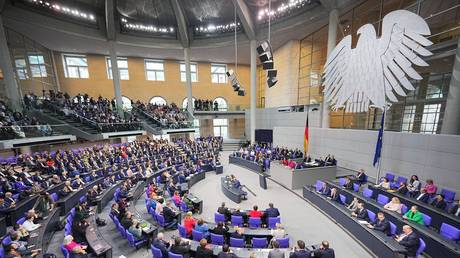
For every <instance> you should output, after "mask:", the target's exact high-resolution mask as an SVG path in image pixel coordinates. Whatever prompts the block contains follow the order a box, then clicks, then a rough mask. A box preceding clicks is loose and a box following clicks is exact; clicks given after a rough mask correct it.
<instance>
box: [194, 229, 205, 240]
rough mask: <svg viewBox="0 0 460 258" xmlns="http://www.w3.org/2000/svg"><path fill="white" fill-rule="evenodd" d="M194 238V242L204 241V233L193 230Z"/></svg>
mask: <svg viewBox="0 0 460 258" xmlns="http://www.w3.org/2000/svg"><path fill="white" fill-rule="evenodd" d="M192 238H193V240H194V241H200V240H201V239H203V232H201V231H197V230H194V229H192Z"/></svg>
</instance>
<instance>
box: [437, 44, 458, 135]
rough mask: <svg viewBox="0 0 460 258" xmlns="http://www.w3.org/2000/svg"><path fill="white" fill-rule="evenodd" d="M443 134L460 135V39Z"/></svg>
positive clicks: (443, 121) (443, 122)
mask: <svg viewBox="0 0 460 258" xmlns="http://www.w3.org/2000/svg"><path fill="white" fill-rule="evenodd" d="M441 134H460V39H459V40H458V42H457V51H456V53H455V61H454V67H453V70H452V77H451V79H450V84H449V94H448V95H447V101H446V109H445V110H444V119H443V120H442V126H441Z"/></svg>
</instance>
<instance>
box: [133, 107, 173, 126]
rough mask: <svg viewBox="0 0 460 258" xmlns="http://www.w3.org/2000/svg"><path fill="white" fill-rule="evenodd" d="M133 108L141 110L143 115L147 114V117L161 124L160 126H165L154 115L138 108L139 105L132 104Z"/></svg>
mask: <svg viewBox="0 0 460 258" xmlns="http://www.w3.org/2000/svg"><path fill="white" fill-rule="evenodd" d="M132 107H133V109H136V110H138V112H142V114H143V115H145V116H147V117H148V118H150V119H152V120H154V121H155V122H157V123H159V124H161V125H162V126H166V124H164V123H163V122H162V121H160V120H158V119H157V118H156V117H153V116H152V115H150V114H149V113H147V112H145V111H144V110H142V109H140V108H139V107H137V106H135V105H133V106H132Z"/></svg>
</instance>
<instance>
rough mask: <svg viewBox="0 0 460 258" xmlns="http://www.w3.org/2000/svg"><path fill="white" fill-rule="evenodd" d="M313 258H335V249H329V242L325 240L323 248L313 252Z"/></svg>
mask: <svg viewBox="0 0 460 258" xmlns="http://www.w3.org/2000/svg"><path fill="white" fill-rule="evenodd" d="M313 257H324V258H334V257H335V253H334V249H332V248H330V247H329V242H328V241H326V240H324V241H323V242H321V246H320V247H319V248H317V249H315V250H314V251H313Z"/></svg>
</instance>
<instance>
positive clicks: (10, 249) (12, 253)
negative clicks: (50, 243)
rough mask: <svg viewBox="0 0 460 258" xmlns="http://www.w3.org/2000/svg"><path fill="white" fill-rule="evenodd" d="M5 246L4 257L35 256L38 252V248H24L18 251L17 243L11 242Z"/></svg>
mask: <svg viewBox="0 0 460 258" xmlns="http://www.w3.org/2000/svg"><path fill="white" fill-rule="evenodd" d="M4 248H5V258H18V257H19V258H21V257H24V258H27V257H35V256H37V255H38V254H39V253H40V251H41V250H40V249H37V250H25V251H22V252H21V251H19V245H18V244H17V243H11V244H9V245H7V246H5V247H4Z"/></svg>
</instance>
